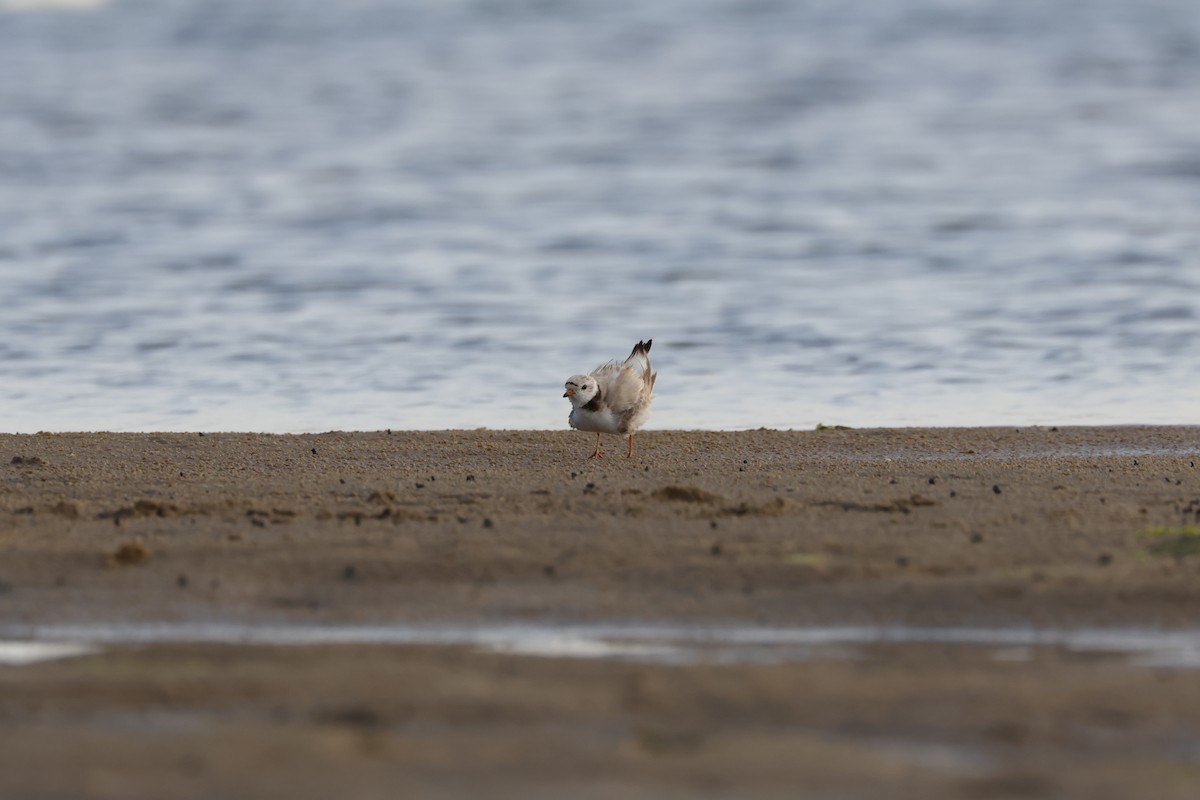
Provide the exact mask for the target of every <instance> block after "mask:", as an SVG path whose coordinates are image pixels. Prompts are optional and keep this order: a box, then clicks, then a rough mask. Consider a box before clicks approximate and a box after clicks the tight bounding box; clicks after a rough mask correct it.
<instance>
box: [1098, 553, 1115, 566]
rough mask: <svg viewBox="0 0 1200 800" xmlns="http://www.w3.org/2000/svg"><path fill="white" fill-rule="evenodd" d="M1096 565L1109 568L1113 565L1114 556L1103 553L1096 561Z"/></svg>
mask: <svg viewBox="0 0 1200 800" xmlns="http://www.w3.org/2000/svg"><path fill="white" fill-rule="evenodd" d="M1096 563H1098V564H1099V565H1100V566H1102V567H1107V566H1108V565H1109V564H1111V563H1112V556H1111V555H1110V554H1108V553H1101V554H1100V557H1099V558H1097V559H1096Z"/></svg>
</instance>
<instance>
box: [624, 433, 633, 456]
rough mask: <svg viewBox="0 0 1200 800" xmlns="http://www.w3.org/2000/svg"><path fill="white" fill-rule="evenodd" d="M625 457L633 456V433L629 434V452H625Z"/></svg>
mask: <svg viewBox="0 0 1200 800" xmlns="http://www.w3.org/2000/svg"><path fill="white" fill-rule="evenodd" d="M625 457H626V458H633V434H632V433H631V434H629V452H628V453H626V454H625Z"/></svg>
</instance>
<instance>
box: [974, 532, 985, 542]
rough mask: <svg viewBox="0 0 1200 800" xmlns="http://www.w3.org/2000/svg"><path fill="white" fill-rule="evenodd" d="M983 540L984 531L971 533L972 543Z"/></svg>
mask: <svg viewBox="0 0 1200 800" xmlns="http://www.w3.org/2000/svg"><path fill="white" fill-rule="evenodd" d="M982 541H983V534H982V533H972V534H971V544H979V543H980V542H982Z"/></svg>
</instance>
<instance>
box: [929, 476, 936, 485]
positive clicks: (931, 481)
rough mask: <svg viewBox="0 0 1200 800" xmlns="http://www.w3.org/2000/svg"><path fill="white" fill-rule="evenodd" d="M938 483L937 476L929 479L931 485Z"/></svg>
mask: <svg viewBox="0 0 1200 800" xmlns="http://www.w3.org/2000/svg"><path fill="white" fill-rule="evenodd" d="M936 483H937V478H930V479H929V485H930V486H933V485H934V484H936Z"/></svg>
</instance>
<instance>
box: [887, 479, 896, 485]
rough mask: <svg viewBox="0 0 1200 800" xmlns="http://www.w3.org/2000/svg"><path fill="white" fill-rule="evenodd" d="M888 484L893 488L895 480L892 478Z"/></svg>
mask: <svg viewBox="0 0 1200 800" xmlns="http://www.w3.org/2000/svg"><path fill="white" fill-rule="evenodd" d="M888 484H890V485H891V486H895V485H896V479H895V478H892V479H891V480H890V481H888Z"/></svg>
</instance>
